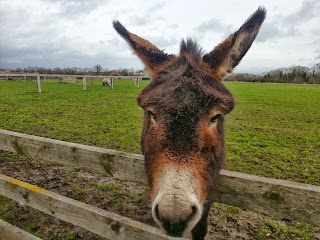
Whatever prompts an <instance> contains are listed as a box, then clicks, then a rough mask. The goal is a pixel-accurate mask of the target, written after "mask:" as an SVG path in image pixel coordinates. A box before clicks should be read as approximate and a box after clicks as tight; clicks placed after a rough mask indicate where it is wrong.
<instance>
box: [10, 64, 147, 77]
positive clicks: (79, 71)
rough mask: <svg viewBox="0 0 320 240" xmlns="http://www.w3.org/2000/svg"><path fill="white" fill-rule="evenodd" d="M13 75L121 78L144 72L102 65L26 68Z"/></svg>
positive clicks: (16, 71) (14, 71)
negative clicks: (37, 74)
mask: <svg viewBox="0 0 320 240" xmlns="http://www.w3.org/2000/svg"><path fill="white" fill-rule="evenodd" d="M11 72H12V73H40V74H66V75H109V76H111V75H121V76H134V75H143V74H144V70H143V69H140V70H136V71H135V70H134V69H132V68H130V69H129V68H119V69H110V70H109V69H103V68H102V66H101V65H100V64H97V65H95V66H93V67H92V68H78V67H73V68H69V67H66V68H59V67H55V68H44V67H26V68H16V69H13V70H11Z"/></svg>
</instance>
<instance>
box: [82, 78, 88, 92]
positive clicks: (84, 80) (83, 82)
mask: <svg viewBox="0 0 320 240" xmlns="http://www.w3.org/2000/svg"><path fill="white" fill-rule="evenodd" d="M82 85H83V90H87V79H86V76H83V78H82Z"/></svg>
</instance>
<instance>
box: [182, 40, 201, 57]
mask: <svg viewBox="0 0 320 240" xmlns="http://www.w3.org/2000/svg"><path fill="white" fill-rule="evenodd" d="M203 53H204V52H203V50H202V48H201V47H200V45H199V44H198V42H197V41H195V40H193V39H192V38H187V39H186V40H184V39H183V40H182V41H181V43H180V55H184V54H187V55H189V56H190V57H191V58H192V59H194V60H197V59H199V58H201V57H202V55H203Z"/></svg>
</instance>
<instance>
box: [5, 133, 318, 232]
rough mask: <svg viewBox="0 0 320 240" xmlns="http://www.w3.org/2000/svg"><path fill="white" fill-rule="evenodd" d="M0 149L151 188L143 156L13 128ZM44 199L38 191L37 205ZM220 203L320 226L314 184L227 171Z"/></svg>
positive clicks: (222, 177) (222, 176)
mask: <svg viewBox="0 0 320 240" xmlns="http://www.w3.org/2000/svg"><path fill="white" fill-rule="evenodd" d="M0 149H1V150H4V151H10V152H14V153H18V154H21V155H24V156H28V157H35V158H39V159H42V160H45V161H52V162H57V163H61V164H66V165H70V166H74V167H78V168H83V169H87V170H90V171H94V172H97V173H100V174H103V175H108V176H113V177H115V178H118V179H121V180H128V181H135V182H139V183H142V184H146V178H145V174H144V163H143V161H144V158H143V156H142V155H139V154H130V153H125V152H120V151H115V150H110V149H104V148H99V147H92V146H86V145H82V144H76V143H70V142H65V141H60V140H54V139H48V138H43V137H38V136H32V135H28V134H23V133H17V132H12V131H7V130H0ZM3 181H4V180H3ZM6 184H7V183H6ZM27 189H30V188H27ZM38 195H39V194H38V192H37V193H34V195H33V196H34V198H33V199H34V200H35V201H36V199H37V197H38ZM50 196H51V195H50ZM56 199H58V197H57V198H56ZM68 201H69V200H68ZM68 201H66V202H68ZM73 201H74V200H73ZM215 201H217V202H221V203H225V204H230V205H234V206H237V207H240V208H243V209H247V210H251V211H256V212H260V213H264V214H266V215H269V216H275V217H279V218H285V219H292V220H298V221H304V222H307V223H311V224H315V225H318V224H319V223H320V208H319V206H320V187H318V186H313V185H309V184H302V183H296V182H291V181H285V180H278V179H271V178H265V177H258V176H253V175H249V174H243V173H238V172H232V171H227V170H222V171H221V172H220V182H219V187H218V189H217V192H216V195H215ZM78 206H79V208H80V206H83V205H81V204H80V203H78ZM57 207H59V205H57ZM88 208H90V207H88ZM90 209H91V208H90ZM40 210H41V209H40ZM55 211H58V210H55ZM49 214H50V213H49ZM98 218H99V217H98ZM108 236H109V235H108Z"/></svg>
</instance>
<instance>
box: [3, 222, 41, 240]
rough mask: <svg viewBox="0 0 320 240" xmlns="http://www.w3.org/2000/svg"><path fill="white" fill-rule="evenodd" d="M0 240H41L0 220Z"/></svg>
mask: <svg viewBox="0 0 320 240" xmlns="http://www.w3.org/2000/svg"><path fill="white" fill-rule="evenodd" d="M0 240H41V239H40V238H38V237H36V236H33V235H32V234H30V233H28V232H26V231H23V230H22V229H20V228H18V227H16V226H14V225H11V224H10V223H7V222H5V221H3V220H1V219H0Z"/></svg>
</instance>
